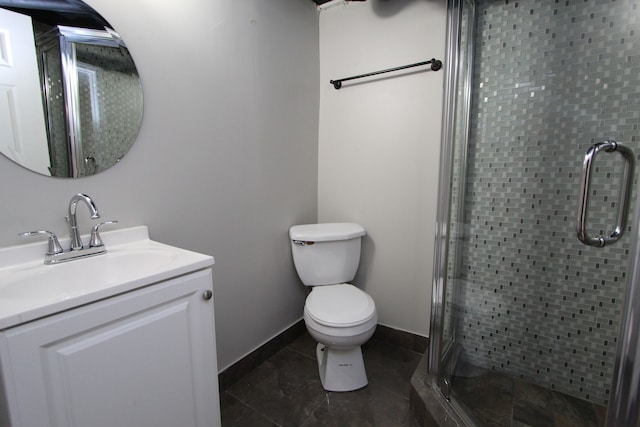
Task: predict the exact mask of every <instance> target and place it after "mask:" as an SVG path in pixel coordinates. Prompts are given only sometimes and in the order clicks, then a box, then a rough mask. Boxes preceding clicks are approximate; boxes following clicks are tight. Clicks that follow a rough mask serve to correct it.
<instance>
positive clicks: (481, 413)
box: [452, 368, 606, 427]
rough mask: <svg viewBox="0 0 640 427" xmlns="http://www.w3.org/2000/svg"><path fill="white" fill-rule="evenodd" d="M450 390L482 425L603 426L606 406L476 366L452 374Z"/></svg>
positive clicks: (525, 426)
mask: <svg viewBox="0 0 640 427" xmlns="http://www.w3.org/2000/svg"><path fill="white" fill-rule="evenodd" d="M452 386H453V392H454V393H455V395H456V397H457V398H458V401H461V402H463V403H464V404H465V406H466V407H467V409H468V410H469V411H470V412H471V414H472V416H473V417H474V418H475V421H476V424H477V425H478V426H482V427H602V426H604V417H605V413H606V408H605V407H603V406H600V405H595V404H592V403H589V402H586V401H584V400H581V399H578V398H575V397H572V396H568V395H566V394H563V393H559V392H557V391H554V390H550V389H546V388H543V387H540V386H537V385H534V384H529V383H527V382H524V381H521V380H519V379H516V378H513V377H511V376H509V375H505V374H501V373H498V372H496V371H491V370H482V369H479V368H476V372H475V373H474V375H469V376H464V377H462V376H458V377H454V378H453V381H452Z"/></svg>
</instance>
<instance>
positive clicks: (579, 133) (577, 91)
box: [431, 0, 640, 426]
mask: <svg viewBox="0 0 640 427" xmlns="http://www.w3.org/2000/svg"><path fill="white" fill-rule="evenodd" d="M475 3H476V4H475V5H474V4H472V2H470V1H463V2H452V5H451V6H450V7H451V8H452V9H454V12H455V16H456V21H455V23H454V24H455V25H457V29H456V31H455V32H454V34H455V35H456V36H457V37H458V38H457V39H456V43H455V46H454V48H455V51H456V53H457V55H456V56H455V57H452V56H451V55H450V57H449V65H450V67H452V68H454V70H452V71H456V70H457V73H455V76H454V78H453V79H452V82H449V84H452V85H454V86H453V88H450V90H454V91H455V92H456V93H457V96H456V97H455V100H454V101H452V102H453V104H454V105H450V106H448V111H449V112H450V113H449V114H450V117H449V118H448V120H450V122H451V123H454V124H455V125H454V126H452V128H451V129H450V130H449V133H450V135H446V132H445V137H450V138H451V139H452V140H454V141H455V143H454V145H453V146H452V147H451V148H450V149H449V150H450V153H448V154H447V153H445V155H450V157H451V158H453V163H451V165H452V166H450V167H449V170H445V173H447V174H448V176H449V178H448V180H449V182H448V185H447V188H448V193H449V194H448V197H447V200H448V201H449V204H448V205H447V216H446V217H447V218H448V221H447V223H446V224H443V225H441V227H442V228H443V229H445V230H446V233H445V234H444V235H445V236H446V240H445V241H444V242H443V244H442V245H441V246H442V247H444V248H445V249H446V250H444V252H442V255H441V256H440V259H437V260H436V261H437V262H436V269H437V270H438V269H439V272H438V273H437V274H436V276H439V277H440V279H437V280H441V282H442V283H441V284H440V285H441V289H442V291H440V292H439V293H440V294H441V295H440V296H441V297H442V298H441V299H440V300H439V301H440V304H441V306H440V307H439V310H441V311H442V312H443V313H444V315H443V316H442V317H441V319H442V321H441V323H440V324H436V325H434V326H435V328H436V329H435V330H434V333H440V334H441V337H440V339H438V340H434V341H438V343H439V345H437V346H436V348H434V347H432V351H433V350H434V349H435V350H436V351H437V354H438V355H440V357H439V358H438V359H439V360H437V362H433V363H432V364H431V368H432V370H433V369H434V366H436V365H437V367H438V372H439V374H440V377H439V379H438V383H439V385H440V386H441V389H442V392H443V393H444V394H445V395H446V396H448V397H449V398H451V399H453V400H454V401H455V402H457V403H459V404H460V405H461V406H463V407H465V408H466V412H467V415H468V417H469V419H470V420H471V421H472V422H474V423H475V424H476V425H505V426H508V425H512V423H517V422H520V423H525V424H530V423H531V421H532V420H531V418H532V417H533V418H534V419H535V421H536V423H537V424H536V425H549V426H553V425H557V424H558V423H561V422H565V423H569V422H573V423H574V424H575V425H584V426H590V425H594V426H598V425H604V419H605V416H606V414H605V413H606V407H607V405H608V404H609V402H610V399H611V394H612V381H613V376H614V371H615V368H616V352H617V347H618V336H619V332H620V328H621V320H622V313H623V310H624V300H625V291H626V288H627V286H628V282H629V280H628V278H627V269H628V267H629V263H630V261H631V259H630V253H631V250H632V244H633V239H632V237H633V236H632V233H627V235H624V236H622V238H621V239H620V240H619V241H618V242H616V243H615V244H609V242H607V244H605V246H604V247H595V246H587V245H584V244H583V243H581V242H580V241H579V240H578V238H577V236H576V235H577V230H576V226H575V223H576V218H577V216H578V212H579V207H578V204H579V202H580V198H581V183H582V182H583V181H584V180H583V178H582V174H583V161H584V159H585V154H586V153H587V151H588V150H589V149H590V148H591V147H592V146H594V145H595V144H597V143H601V142H604V141H617V142H618V143H620V144H622V145H623V146H624V147H628V148H629V149H631V150H633V152H635V153H636V154H637V153H640V130H639V129H638V123H639V121H640V103H639V102H638V101H639V100H640V72H639V71H640V55H639V54H638V53H637V49H638V47H640V33H639V32H638V31H637V28H638V24H640V11H638V8H637V5H636V4H635V3H634V2H633V1H625V0H622V1H616V2H606V3H604V2H598V1H595V0H586V1H581V2H573V1H564V2H548V1H543V0H520V1H518V2H513V1H508V0H501V1H498V0H483V1H476V2H475ZM474 16H475V18H474ZM450 29H451V24H450ZM466 40H468V41H469V44H467V43H466V42H465V41H466ZM466 54H468V56H466ZM471 59H472V60H471ZM471 64H473V67H471ZM470 70H472V73H470ZM464 73H469V74H467V76H471V78H465V74H464ZM466 89H468V90H470V94H471V95H470V97H469V102H468V106H469V108H468V109H467V108H466V101H465V99H466V98H465V96H466V95H465V94H464V91H465V90H466ZM466 117H468V118H469V120H468V122H467V120H466ZM610 146H611V145H608V146H607V147H610ZM607 150H608V148H602V150H601V151H599V154H598V155H597V156H596V159H594V160H593V164H592V167H591V168H590V170H589V172H590V183H591V186H590V187H589V190H588V191H587V193H586V194H587V195H588V204H589V206H588V207H587V210H586V212H588V215H587V217H586V231H587V234H588V235H589V236H591V237H593V236H601V235H602V236H607V237H608V236H610V235H612V234H614V230H615V229H616V227H618V226H619V225H620V215H619V212H623V211H625V209H624V207H623V206H621V205H623V204H624V191H625V189H624V187H625V186H624V185H622V184H621V182H623V181H624V177H625V173H626V171H629V170H630V168H629V167H628V166H625V159H624V157H623V156H620V155H619V151H612V150H610V151H612V152H607ZM635 197H636V196H635V188H634V191H633V192H632V193H631V195H630V200H635ZM634 204H635V203H631V205H632V206H633V205H634ZM630 215H631V216H630V218H632V217H633V212H631V214H630ZM621 228H622V231H629V230H632V229H634V228H635V224H634V225H633V227H630V226H624V227H621ZM634 231H635V230H634ZM437 293H438V292H436V294H437ZM436 297H438V295H436ZM434 307H435V306H434ZM434 311H436V312H437V310H434Z"/></svg>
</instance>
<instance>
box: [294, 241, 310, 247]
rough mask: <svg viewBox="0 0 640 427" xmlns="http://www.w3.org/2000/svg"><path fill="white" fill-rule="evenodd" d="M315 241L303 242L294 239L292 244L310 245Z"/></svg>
mask: <svg viewBox="0 0 640 427" xmlns="http://www.w3.org/2000/svg"><path fill="white" fill-rule="evenodd" d="M314 243H315V242H305V241H304V240H294V241H293V244H294V245H298V246H311V245H313V244H314Z"/></svg>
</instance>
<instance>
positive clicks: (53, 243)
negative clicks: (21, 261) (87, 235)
mask: <svg viewBox="0 0 640 427" xmlns="http://www.w3.org/2000/svg"><path fill="white" fill-rule="evenodd" d="M40 234H45V235H47V236H48V237H49V247H48V249H47V255H55V254H61V253H62V252H63V250H62V246H60V242H59V241H58V237H57V236H56V235H55V234H54V233H52V232H51V231H47V230H38V231H25V232H24V233H20V234H18V236H20V237H31V236H37V235H40Z"/></svg>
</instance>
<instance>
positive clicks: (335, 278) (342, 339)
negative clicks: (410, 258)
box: [289, 223, 378, 391]
mask: <svg viewBox="0 0 640 427" xmlns="http://www.w3.org/2000/svg"><path fill="white" fill-rule="evenodd" d="M365 234H366V233H365V231H364V228H362V226H360V225H358V224H354V223H329V224H307V225H295V226H293V227H291V229H290V230H289V237H290V238H291V251H292V253H293V261H294V263H295V266H296V271H297V272H298V276H300V279H301V280H302V283H304V285H305V286H311V287H312V288H311V293H310V294H309V296H308V297H307V300H306V302H305V305H304V321H305V324H306V325H307V330H308V331H309V333H310V334H311V336H312V337H313V338H314V339H315V340H316V341H318V346H317V348H316V355H317V359H318V369H319V371H320V380H321V381H322V386H323V387H324V389H325V390H328V391H351V390H357V389H359V388H362V387H364V386H366V385H367V374H366V372H365V369H364V361H363V360H362V350H361V349H360V346H361V345H362V344H364V343H365V342H367V340H368V339H369V338H371V336H372V335H373V332H374V331H375V329H376V324H377V322H378V314H377V312H376V306H375V303H374V302H373V299H372V298H371V297H370V296H369V295H368V294H367V293H366V292H364V291H361V290H360V289H358V288H356V287H355V286H353V285H351V284H349V283H346V282H349V281H351V280H353V278H354V276H355V275H356V271H357V270H358V264H359V263H360V240H361V238H362V236H364V235H365Z"/></svg>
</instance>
